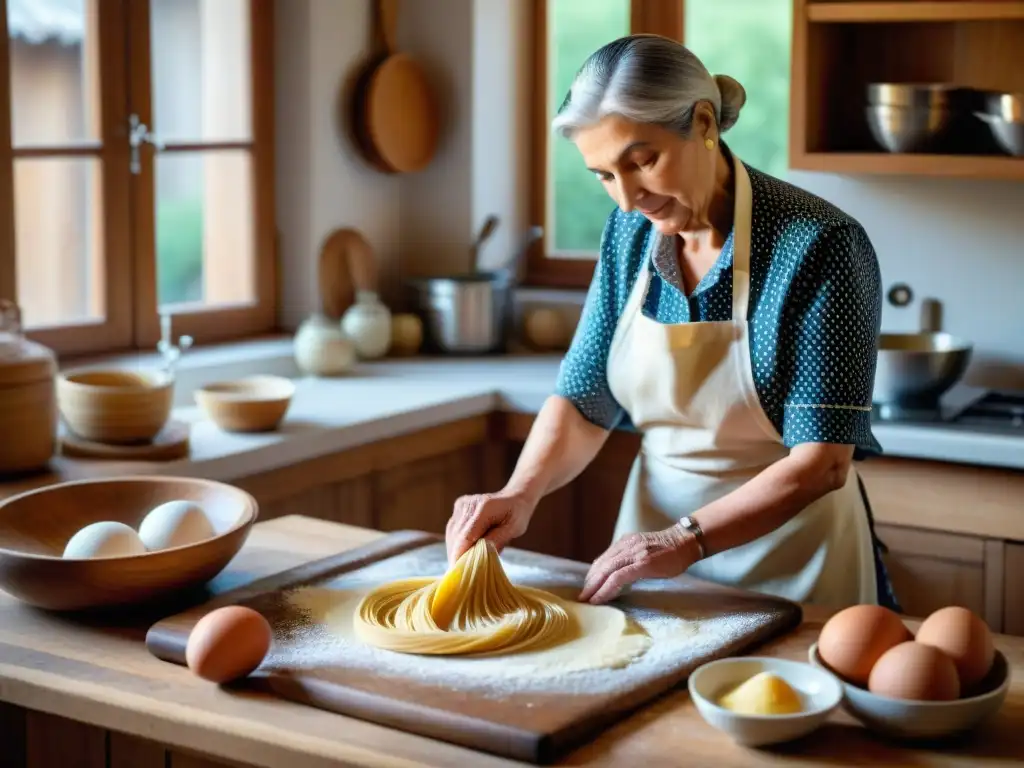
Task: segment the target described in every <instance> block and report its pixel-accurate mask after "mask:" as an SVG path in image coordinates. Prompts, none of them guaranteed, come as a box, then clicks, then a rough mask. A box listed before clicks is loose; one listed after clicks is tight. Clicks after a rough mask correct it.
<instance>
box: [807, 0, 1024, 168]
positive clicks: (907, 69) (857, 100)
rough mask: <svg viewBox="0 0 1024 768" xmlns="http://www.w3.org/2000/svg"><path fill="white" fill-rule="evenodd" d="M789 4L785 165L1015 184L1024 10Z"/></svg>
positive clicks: (844, 1) (981, 2)
mask: <svg viewBox="0 0 1024 768" xmlns="http://www.w3.org/2000/svg"><path fill="white" fill-rule="evenodd" d="M793 6H794V8H793V10H794V14H795V19H794V26H793V64H792V75H793V77H792V98H791V115H790V118H791V119H790V167H792V168H794V169H798V170H808V171H824V172H831V173H880V174H911V175H924V176H947V177H959V178H992V179H996V178H998V179H1021V180H1024V156H1021V155H1024V112H1022V109H1024V2H1016V1H1014V0H962V1H961V2H952V1H951V0H950V1H944V2H929V1H928V0H901V1H900V2H856V1H854V0H832V1H831V2H818V1H817V0H794V3H793ZM877 84H902V85H908V84H913V85H915V86H916V87H914V88H896V89H892V88H885V87H877ZM873 85H875V87H872V86H873ZM1001 94H1009V95H1006V96H1001ZM1012 94H1017V96H1016V97H1014V96H1012Z"/></svg>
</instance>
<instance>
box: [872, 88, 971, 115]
mask: <svg viewBox="0 0 1024 768" xmlns="http://www.w3.org/2000/svg"><path fill="white" fill-rule="evenodd" d="M867 91H868V104H869V105H871V106H886V107H920V108H932V109H948V108H949V107H951V106H954V102H956V101H957V100H958V98H959V96H960V93H961V91H962V89H961V88H958V87H956V86H952V85H948V84H946V83H869V84H868V88H867Z"/></svg>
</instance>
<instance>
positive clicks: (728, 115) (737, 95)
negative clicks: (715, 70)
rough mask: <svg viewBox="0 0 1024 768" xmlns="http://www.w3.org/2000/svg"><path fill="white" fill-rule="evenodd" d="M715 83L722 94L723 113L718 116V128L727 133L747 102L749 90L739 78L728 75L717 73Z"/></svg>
mask: <svg viewBox="0 0 1024 768" xmlns="http://www.w3.org/2000/svg"><path fill="white" fill-rule="evenodd" d="M715 84H716V85H717V86H718V92H719V93H720V94H721V96H722V114H721V115H720V116H719V118H718V130H719V131H721V132H722V133H725V132H726V131H727V130H729V129H730V128H732V127H733V126H734V125H736V121H737V120H738V119H739V117H740V110H741V109H743V105H744V104H746V103H747V92H746V90H744V88H743V86H742V85H740V83H739V81H738V80H736V79H735V78H732V77H729V76H728V75H715Z"/></svg>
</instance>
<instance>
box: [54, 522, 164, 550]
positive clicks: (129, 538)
mask: <svg viewBox="0 0 1024 768" xmlns="http://www.w3.org/2000/svg"><path fill="white" fill-rule="evenodd" d="M145 551H146V545H145V544H143V543H142V539H140V538H139V534H137V533H136V532H135V529H134V528H132V527H131V526H129V525H125V524H124V523H117V522H114V521H113V520H104V521H102V522H99V523H90V524H89V525H87V526H85V527H84V528H82V529H81V530H80V531H79V532H78V533H76V534H75V535H74V536H72V537H71V538H70V539H68V543H67V544H65V545H64V557H66V558H75V559H79V558H87V557H124V556H126V555H141V554H143V553H144V552H145Z"/></svg>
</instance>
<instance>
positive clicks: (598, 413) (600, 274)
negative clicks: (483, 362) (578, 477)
mask: <svg viewBox="0 0 1024 768" xmlns="http://www.w3.org/2000/svg"><path fill="white" fill-rule="evenodd" d="M617 221H618V211H612V213H611V215H610V216H609V217H608V220H607V222H606V223H605V227H604V231H603V233H602V235H601V249H600V253H599V255H598V260H597V264H596V266H595V267H594V277H593V279H592V280H591V282H590V288H589V289H588V291H587V296H586V300H585V301H584V304H583V310H582V312H581V314H580V320H579V323H578V325H577V326H576V332H575V334H574V336H573V339H572V343H571V344H570V345H569V349H568V350H567V352H566V354H565V357H564V358H563V359H562V364H561V366H560V367H559V371H558V381H557V383H556V385H555V393H556V394H558V395H561V396H562V397H564V398H566V399H568V400H569V401H570V402H572V404H573V405H575V406H576V408H577V410H579V412H580V413H581V414H582V415H583V417H584V418H585V419H587V421H589V422H591V423H592V424H596V425H598V426H600V427H604V428H605V429H615V428H616V427H617V426H619V424H620V422H621V421H622V418H623V416H624V411H623V408H622V406H620V405H619V403H618V402H617V401H616V400H615V397H614V396H613V395H612V393H611V389H610V388H609V386H608V370H607V366H608V352H609V350H610V348H611V343H612V336H613V335H614V334H615V328H616V326H617V325H618V317H619V312H620V310H619V303H620V302H619V301H618V296H619V292H620V286H619V282H620V272H621V270H620V269H619V266H620V261H621V260H620V258H619V253H618V251H619V241H620V240H621V238H620V237H619V235H618V233H617V232H616V222H617Z"/></svg>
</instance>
